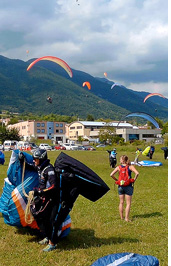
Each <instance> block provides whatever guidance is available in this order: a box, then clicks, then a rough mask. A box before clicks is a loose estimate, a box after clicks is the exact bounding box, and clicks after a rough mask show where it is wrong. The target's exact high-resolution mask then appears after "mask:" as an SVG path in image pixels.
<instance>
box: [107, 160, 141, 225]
mask: <svg viewBox="0 0 171 266" xmlns="http://www.w3.org/2000/svg"><path fill="white" fill-rule="evenodd" d="M117 172H119V178H118V179H117V178H116V177H115V174H116V173H117ZM132 172H134V173H135V177H134V178H131V173H132ZM138 175H139V172H138V171H137V170H136V169H135V167H134V166H133V165H131V164H130V161H129V159H128V156H126V155H122V156H121V157H120V165H119V166H117V167H116V168H115V169H114V170H113V172H112V173H111V174H110V176H111V177H112V178H113V179H114V180H115V184H117V185H118V194H119V200H120V203H119V214H120V217H121V219H122V220H123V218H124V217H123V207H124V201H125V199H126V209H125V221H127V222H129V221H130V219H129V213H130V209H131V200H132V195H133V191H134V186H133V184H134V182H135V180H136V179H137V177H138Z"/></svg>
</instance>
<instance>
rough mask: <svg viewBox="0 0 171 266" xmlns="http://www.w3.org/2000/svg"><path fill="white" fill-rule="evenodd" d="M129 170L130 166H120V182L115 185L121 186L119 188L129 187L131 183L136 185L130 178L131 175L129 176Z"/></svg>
mask: <svg viewBox="0 0 171 266" xmlns="http://www.w3.org/2000/svg"><path fill="white" fill-rule="evenodd" d="M128 168H129V166H128V165H126V166H123V165H119V170H120V171H119V178H118V180H117V181H116V182H115V184H117V185H119V186H123V187H126V186H129V185H130V184H131V183H134V179H132V178H129V174H128Z"/></svg>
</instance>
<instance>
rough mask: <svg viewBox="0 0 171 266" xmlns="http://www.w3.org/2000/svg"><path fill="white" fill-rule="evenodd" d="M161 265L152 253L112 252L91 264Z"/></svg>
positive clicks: (112, 265)
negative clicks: (144, 254)
mask: <svg viewBox="0 0 171 266" xmlns="http://www.w3.org/2000/svg"><path fill="white" fill-rule="evenodd" d="M115 265H123V266H131V265H132V266H159V260H158V259H157V258H156V257H153V256H151V255H147V256H143V255H140V254H136V253H128V252H125V253H116V254H110V255H107V256H105V257H102V258H100V259H98V260H96V261H95V262H94V263H93V264H91V266H115Z"/></svg>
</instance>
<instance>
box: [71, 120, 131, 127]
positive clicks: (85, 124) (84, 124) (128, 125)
mask: <svg viewBox="0 0 171 266" xmlns="http://www.w3.org/2000/svg"><path fill="white" fill-rule="evenodd" d="M73 123H81V124H82V125H83V126H98V127H102V126H106V125H111V126H113V127H117V126H118V127H129V128H130V127H131V128H132V127H133V125H131V124H130V123H126V122H120V123H119V122H117V121H116V122H109V123H106V122H95V121H75V122H72V123H71V124H73ZM118 123H119V125H118Z"/></svg>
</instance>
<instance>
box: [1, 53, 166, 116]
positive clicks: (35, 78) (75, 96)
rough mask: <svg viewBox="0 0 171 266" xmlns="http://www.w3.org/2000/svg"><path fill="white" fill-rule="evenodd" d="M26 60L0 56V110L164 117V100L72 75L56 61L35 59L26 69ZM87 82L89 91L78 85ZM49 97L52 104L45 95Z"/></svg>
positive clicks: (76, 72) (81, 74)
mask: <svg viewBox="0 0 171 266" xmlns="http://www.w3.org/2000/svg"><path fill="white" fill-rule="evenodd" d="M33 60H35V59H30V60H28V61H27V62H25V61H22V60H18V59H9V58H6V57H4V56H0V111H2V110H7V111H10V112H19V113H34V114H38V115H41V114H49V113H54V114H59V115H68V116H72V115H76V116H78V117H80V118H81V119H85V118H86V117H87V115H88V114H91V115H93V117H94V118H95V119H100V118H103V119H112V120H119V119H121V118H122V117H124V116H125V115H126V114H128V113H131V112H146V113H148V114H150V115H152V116H153V117H158V118H159V119H162V120H164V121H167V118H168V99H166V98H165V99H164V98H161V97H159V96H155V97H151V98H149V99H148V100H147V101H146V102H145V103H143V99H144V97H145V96H146V95H147V94H149V92H144V91H143V92H139V91H133V90H131V89H128V88H126V87H124V86H119V85H115V87H114V88H113V89H111V86H112V84H113V83H114V82H113V81H110V80H108V79H107V78H101V77H93V76H91V75H90V74H88V73H85V72H83V71H79V70H75V69H72V72H73V77H72V78H70V77H69V76H68V74H67V72H66V71H65V70H64V69H63V68H62V67H61V66H59V65H58V64H55V63H53V62H50V61H39V62H38V63H36V65H34V66H33V67H32V68H31V69H30V70H29V71H27V67H28V65H29V64H30V63H31V62H32V61H33ZM85 81H89V82H90V84H91V90H88V88H87V87H86V86H85V87H83V86H82V84H83V82H85ZM49 96H50V97H52V103H49V102H47V100H46V99H47V97H49Z"/></svg>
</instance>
